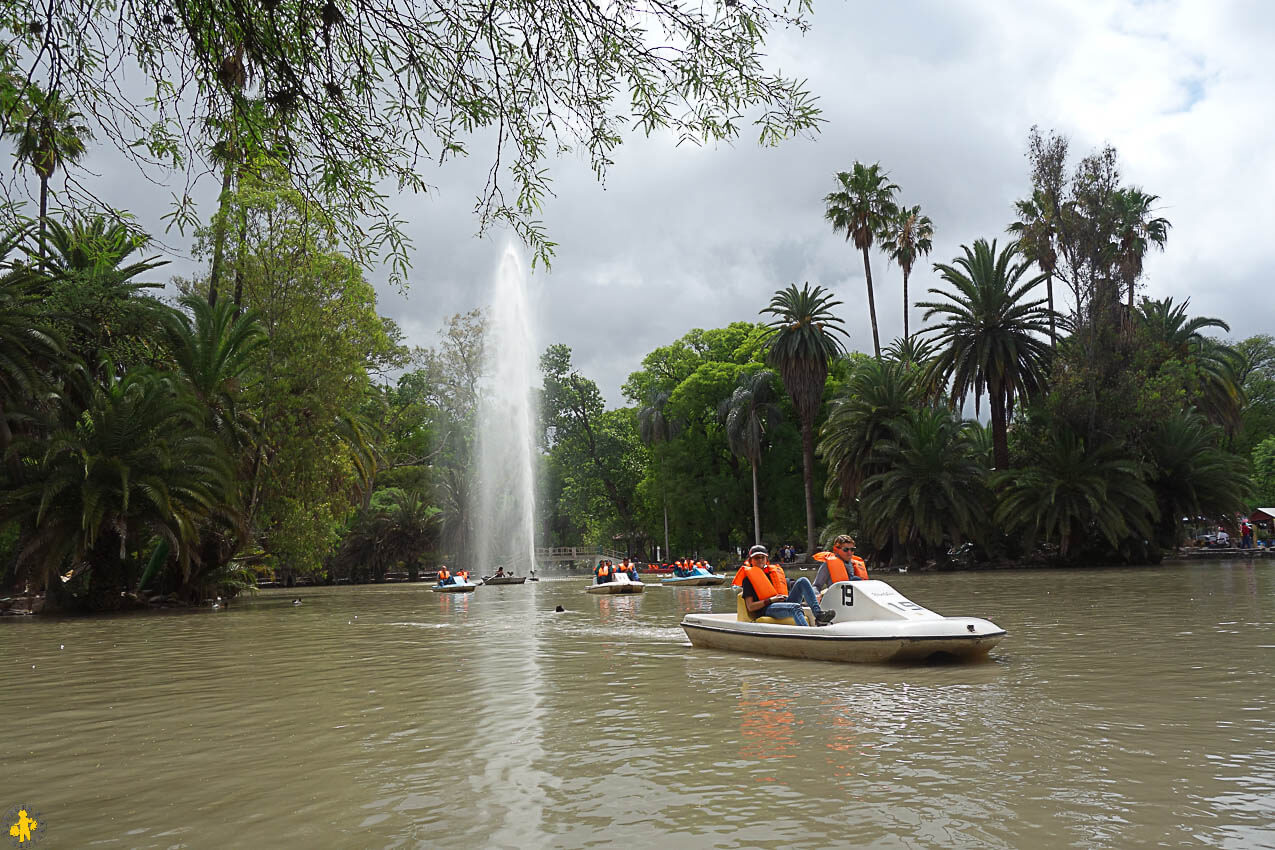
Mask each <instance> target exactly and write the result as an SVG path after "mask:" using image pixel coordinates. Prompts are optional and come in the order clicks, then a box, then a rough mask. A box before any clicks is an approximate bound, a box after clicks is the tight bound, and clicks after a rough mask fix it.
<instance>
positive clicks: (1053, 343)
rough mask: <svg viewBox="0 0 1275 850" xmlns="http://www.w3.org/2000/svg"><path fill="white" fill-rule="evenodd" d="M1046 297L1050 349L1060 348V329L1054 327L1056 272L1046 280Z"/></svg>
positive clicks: (1050, 272) (1050, 273)
mask: <svg viewBox="0 0 1275 850" xmlns="http://www.w3.org/2000/svg"><path fill="white" fill-rule="evenodd" d="M1045 295H1046V296H1047V297H1048V298H1049V347H1050V348H1057V347H1058V329H1057V328H1056V327H1055V326H1054V272H1053V270H1052V269H1050V271H1049V274H1048V276H1047V277H1046V278H1045Z"/></svg>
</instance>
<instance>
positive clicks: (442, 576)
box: [438, 570, 452, 581]
mask: <svg viewBox="0 0 1275 850" xmlns="http://www.w3.org/2000/svg"><path fill="white" fill-rule="evenodd" d="M451 577H452V574H451V573H449V572H448V571H447V570H439V571H438V580H439V581H447V580H448V579H449V578H451Z"/></svg>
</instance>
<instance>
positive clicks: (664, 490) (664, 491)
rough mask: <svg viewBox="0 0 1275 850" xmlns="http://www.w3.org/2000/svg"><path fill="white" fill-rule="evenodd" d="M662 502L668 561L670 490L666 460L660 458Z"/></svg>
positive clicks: (665, 556) (665, 552)
mask: <svg viewBox="0 0 1275 850" xmlns="http://www.w3.org/2000/svg"><path fill="white" fill-rule="evenodd" d="M660 501H661V502H663V503H664V558H665V560H668V559H669V558H670V557H671V555H670V554H669V546H668V488H667V486H666V485H665V483H664V459H663V458H660Z"/></svg>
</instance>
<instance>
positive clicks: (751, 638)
mask: <svg viewBox="0 0 1275 850" xmlns="http://www.w3.org/2000/svg"><path fill="white" fill-rule="evenodd" d="M819 604H820V607H821V608H823V609H824V610H825V611H836V612H837V616H836V618H835V619H834V620H833V622H832V623H831V624H830V625H827V626H818V627H816V626H798V625H796V624H795V623H794V622H793V621H792V620H783V621H780V620H774V619H771V618H770V617H762V618H760V619H757V620H753V619H748V615H747V612H746V610H745V609H744V601H743V598H742V597H737V610H736V612H735V613H733V614H687V615H686V616H685V617H683V618H682V628H683V629H684V630H685V631H686V636H687V637H688V638H690V641H691V644H692V645H694V646H698V647H705V648H708V649H726V650H731V651H734V652H748V653H752V654H754V655H779V656H783V657H786V658H809V659H812V660H815V661H849V662H868V663H872V662H884V661H920V660H923V659H926V658H929V657H931V656H936V655H937V656H949V657H953V658H979V657H982V656H985V655H987V651H988V650H990V649H991V648H992V647H994V646H996V644H998V643H1000V642H1001V639H1002V638H1004V637H1005V630H1004V629H1002V628H1001V627H1000V626H998V625H996V624H995V623H993V622H991V621H989V620H980V619H977V618H975V617H943V616H940V615H939V614H936V613H934V612H933V611H931V610H929V609H928V608H922V607H921V606H920V605H917V604H916V603H915V602H913V601H911V600H910V599H908V598H907V597H905V596H904V595H903V594H901V593H899V592H898V591H897V590H895V589H894V588H892V587H890V585H888V584H886V583H885V582H883V581H843V582H838V583H837V584H834V585H833V586H832V587H830V588H829V589H828V592H827V593H825V594H824V596H823V599H822V600H821V601H820V603H819ZM807 620H808V621H809V622H811V623H813V622H814V621H813V620H812V619H810V616H809V614H807Z"/></svg>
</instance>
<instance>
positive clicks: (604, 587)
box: [584, 573, 646, 594]
mask: <svg viewBox="0 0 1275 850" xmlns="http://www.w3.org/2000/svg"><path fill="white" fill-rule="evenodd" d="M643 590H646V585H644V584H642V582H640V581H634V580H633V579H631V578H629V577H628V576H627V575H625V574H624V573H620V574H619V575H617V576H613V577H612V578H611V580H610V581H608V582H603V583H602V584H591V585H589V586H588V587H586V588H585V589H584V592H585V593H604V594H613V593H641V592H642V591H643Z"/></svg>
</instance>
